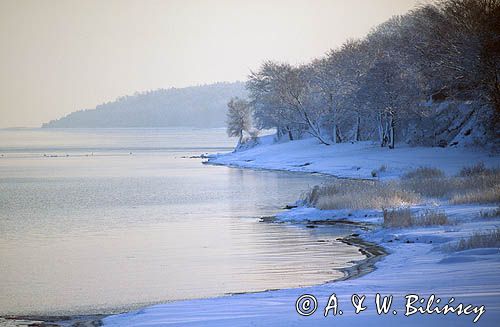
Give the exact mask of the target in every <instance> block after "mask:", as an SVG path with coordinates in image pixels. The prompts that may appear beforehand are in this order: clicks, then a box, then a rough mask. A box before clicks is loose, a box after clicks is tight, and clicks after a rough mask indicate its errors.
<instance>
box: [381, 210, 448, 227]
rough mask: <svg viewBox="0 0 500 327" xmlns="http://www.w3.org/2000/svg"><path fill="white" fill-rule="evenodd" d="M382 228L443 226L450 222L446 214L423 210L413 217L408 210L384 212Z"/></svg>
mask: <svg viewBox="0 0 500 327" xmlns="http://www.w3.org/2000/svg"><path fill="white" fill-rule="evenodd" d="M383 213H384V222H383V225H384V227H411V226H443V225H449V224H450V221H449V220H448V216H447V215H446V213H444V212H441V211H436V210H425V211H423V212H422V213H419V214H418V215H415V214H414V213H413V212H412V211H411V209H410V208H401V209H390V210H387V209H385V210H384V212H383Z"/></svg>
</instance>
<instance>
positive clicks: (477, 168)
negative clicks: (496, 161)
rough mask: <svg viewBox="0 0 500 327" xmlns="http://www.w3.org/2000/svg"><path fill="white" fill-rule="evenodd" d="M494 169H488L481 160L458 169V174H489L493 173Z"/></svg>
mask: <svg viewBox="0 0 500 327" xmlns="http://www.w3.org/2000/svg"><path fill="white" fill-rule="evenodd" d="M494 172H495V169H488V168H486V166H485V165H484V163H483V162H479V163H477V164H476V165H473V166H469V167H464V168H462V170H460V173H459V174H458V176H460V177H470V176H478V175H489V174H493V173H494Z"/></svg>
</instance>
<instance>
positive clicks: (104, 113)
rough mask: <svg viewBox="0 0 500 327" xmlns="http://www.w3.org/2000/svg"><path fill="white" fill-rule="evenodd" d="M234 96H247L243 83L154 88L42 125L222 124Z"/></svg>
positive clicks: (196, 125)
mask: <svg viewBox="0 0 500 327" xmlns="http://www.w3.org/2000/svg"><path fill="white" fill-rule="evenodd" d="M231 96H239V97H246V96H247V92H246V91H245V87H244V84H243V83H241V82H234V83H222V82H221V83H215V84H208V85H200V86H191V87H185V88H170V89H158V90H151V91H146V92H140V93H136V94H134V95H127V96H122V97H119V98H118V99H116V100H115V101H110V102H106V103H103V104H100V105H98V106H97V107H95V108H93V109H85V110H79V111H75V112H72V113H70V114H68V115H67V116H65V117H62V118H60V119H57V120H52V121H50V122H48V123H46V124H43V126H42V127H44V128H75V127H76V128H82V127H83V128H103V127H104V128H109V127H223V126H224V123H225V116H226V111H225V108H226V103H227V101H228V99H229V98H230V97H231Z"/></svg>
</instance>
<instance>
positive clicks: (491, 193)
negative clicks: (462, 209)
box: [450, 185, 500, 204]
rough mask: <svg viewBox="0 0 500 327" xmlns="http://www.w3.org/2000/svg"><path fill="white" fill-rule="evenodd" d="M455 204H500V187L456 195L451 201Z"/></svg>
mask: <svg viewBox="0 0 500 327" xmlns="http://www.w3.org/2000/svg"><path fill="white" fill-rule="evenodd" d="M450 202H451V203H453V204H466V203H498V202H500V185H495V186H493V187H491V188H487V189H477V190H472V191H469V192H466V193H464V194H456V195H454V196H453V197H452V198H451V200H450Z"/></svg>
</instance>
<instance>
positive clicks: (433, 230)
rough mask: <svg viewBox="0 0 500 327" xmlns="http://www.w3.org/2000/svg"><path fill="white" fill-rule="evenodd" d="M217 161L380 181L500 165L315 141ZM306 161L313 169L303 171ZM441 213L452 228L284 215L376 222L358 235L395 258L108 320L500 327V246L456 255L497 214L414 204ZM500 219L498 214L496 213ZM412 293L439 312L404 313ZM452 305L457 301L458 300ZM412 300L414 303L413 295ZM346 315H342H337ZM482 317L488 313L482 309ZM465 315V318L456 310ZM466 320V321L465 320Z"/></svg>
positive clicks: (468, 156) (377, 218) (468, 155)
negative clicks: (379, 302)
mask: <svg viewBox="0 0 500 327" xmlns="http://www.w3.org/2000/svg"><path fill="white" fill-rule="evenodd" d="M211 161H212V162H213V163H217V164H225V165H234V166H241V167H251V168H265V169H283V170H292V171H309V172H321V173H329V174H333V175H337V176H342V177H358V178H370V177H371V171H372V170H374V169H377V168H379V167H380V166H381V165H385V166H386V170H385V172H381V175H382V177H383V178H389V177H397V176H399V175H400V174H401V173H402V172H404V171H407V170H409V169H411V168H415V167H418V166H433V167H438V168H441V169H443V170H444V171H446V172H447V173H449V174H451V173H455V172H456V171H458V170H459V169H460V168H461V167H463V166H466V165H471V164H474V163H475V162H479V161H482V162H484V163H485V164H486V165H490V166H498V164H499V160H498V157H495V156H489V155H488V154H487V153H485V152H480V151H472V150H467V149H440V148H399V149H395V150H386V149H380V148H378V147H375V146H372V145H371V144H369V143H361V144H355V145H344V144H343V145H336V146H334V147H324V146H320V145H316V144H315V142H314V141H313V140H304V141H297V142H291V143H282V144H274V145H267V146H260V147H256V148H253V149H250V150H247V151H244V152H240V153H231V154H227V155H218V156H214V157H213V158H212V159H211ZM306 163H308V164H307V165H305V164H306ZM430 206H434V208H439V210H441V211H443V212H445V213H446V215H447V216H448V219H449V221H450V224H448V225H445V226H430V227H411V228H384V227H382V225H381V224H382V221H383V218H382V212H381V211H380V210H323V211H321V210H318V209H315V208H305V207H299V208H296V209H292V210H288V211H284V212H282V213H279V214H278V215H277V218H278V219H280V220H282V221H285V222H289V223H297V224H304V225H305V224H310V223H311V221H314V220H316V221H318V220H319V221H324V220H329V221H346V220H348V221H352V222H360V223H371V224H373V226H374V227H373V228H372V229H370V230H366V229H363V228H359V230H358V231H357V232H356V233H358V234H359V236H360V237H361V238H363V239H364V240H366V241H369V242H373V243H376V244H380V245H382V246H383V247H384V248H385V249H386V250H387V252H388V253H389V255H387V256H386V257H384V259H383V260H381V261H379V262H377V263H376V268H377V269H376V270H375V271H373V272H371V273H369V274H367V275H364V276H362V277H360V278H355V279H350V280H346V281H339V282H334V283H327V284H324V285H319V286H314V287H307V288H297V289H285V290H279V291H272V292H262V293H255V294H242V295H234V296H226V297H220V298H214V299H200V300H190V301H179V302H174V303H167V304H161V305H155V306H151V307H147V308H144V309H142V310H139V311H135V312H130V313H125V314H121V315H115V316H110V317H107V318H105V319H104V320H103V322H104V324H105V325H106V326H163V325H167V326H168V325H176V326H332V325H336V324H337V325H341V326H360V325H366V326H386V325H394V326H400V325H402V326H422V325H424V324H427V325H429V326H441V325H447V326H471V325H474V323H473V320H474V319H477V320H478V322H477V323H476V325H479V326H497V325H498V322H499V321H500V249H498V248H487V249H484V248H483V249H471V250H466V251H461V252H456V251H453V250H451V249H450V248H451V247H452V245H453V244H455V243H457V241H458V240H460V239H462V238H465V237H468V236H470V235H471V234H472V233H474V232H475V231H482V232H484V231H488V230H496V229H497V228H498V227H499V226H500V217H498V216H497V217H488V218H484V217H481V214H480V213H481V211H482V210H483V212H484V211H485V210H495V209H496V208H498V203H497V204H492V205H448V204H441V205H433V204H426V205H423V206H420V207H418V206H417V207H413V208H412V210H416V211H418V210H422V209H426V208H429V207H430ZM497 214H498V211H497ZM334 293H335V295H336V298H337V300H338V308H337V310H339V311H337V315H336V316H333V315H332V311H331V310H330V311H329V312H328V316H327V317H324V310H325V307H326V305H327V302H328V300H329V298H330V296H331V295H332V294H334ZM377 293H380V295H382V296H390V295H392V296H393V303H392V306H391V308H390V310H389V311H388V313H387V314H381V315H378V314H377V312H376V306H375V296H376V294H377ZM303 294H310V295H314V297H315V298H316V299H317V303H318V307H317V311H316V312H315V313H314V314H312V315H310V316H301V315H299V314H298V313H297V312H296V307H295V305H296V301H297V299H298V298H299V297H300V296H301V295H303ZM353 294H358V295H359V297H362V296H363V295H365V296H366V299H365V300H364V302H363V304H364V306H366V307H367V309H366V310H365V311H362V312H360V313H359V314H356V313H355V309H354V307H353V305H352V304H351V297H352V295H353ZM409 294H417V295H419V296H420V297H423V298H424V300H423V302H424V303H420V304H419V302H417V303H413V304H411V305H410V307H408V310H409V311H408V313H412V312H413V308H417V307H421V308H422V309H421V310H422V311H424V309H425V308H426V306H427V305H428V302H427V301H428V299H429V297H430V296H431V295H432V294H434V295H435V296H436V297H438V298H440V299H441V300H440V302H439V303H438V304H436V300H435V301H434V304H431V305H429V310H434V313H433V314H429V313H427V314H422V313H420V312H418V311H417V312H416V313H413V314H411V315H409V316H405V312H406V310H407V308H406V303H407V302H406V299H405V296H406V295H409ZM451 298H453V299H454V300H453V301H452V300H451ZM410 299H411V298H410ZM448 303H450V304H449V305H450V306H451V307H453V308H458V307H459V304H460V303H463V307H464V308H465V306H466V305H469V304H471V305H472V306H473V307H468V309H466V310H465V311H464V312H462V314H460V315H458V314H457V313H453V312H450V313H448V314H446V315H445V314H443V313H440V314H438V313H436V310H437V309H435V308H441V309H442V308H443V307H444V306H445V305H446V304H448ZM340 310H341V311H342V314H340ZM483 310H484V312H483ZM457 312H458V311H457ZM466 313H467V314H466Z"/></svg>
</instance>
